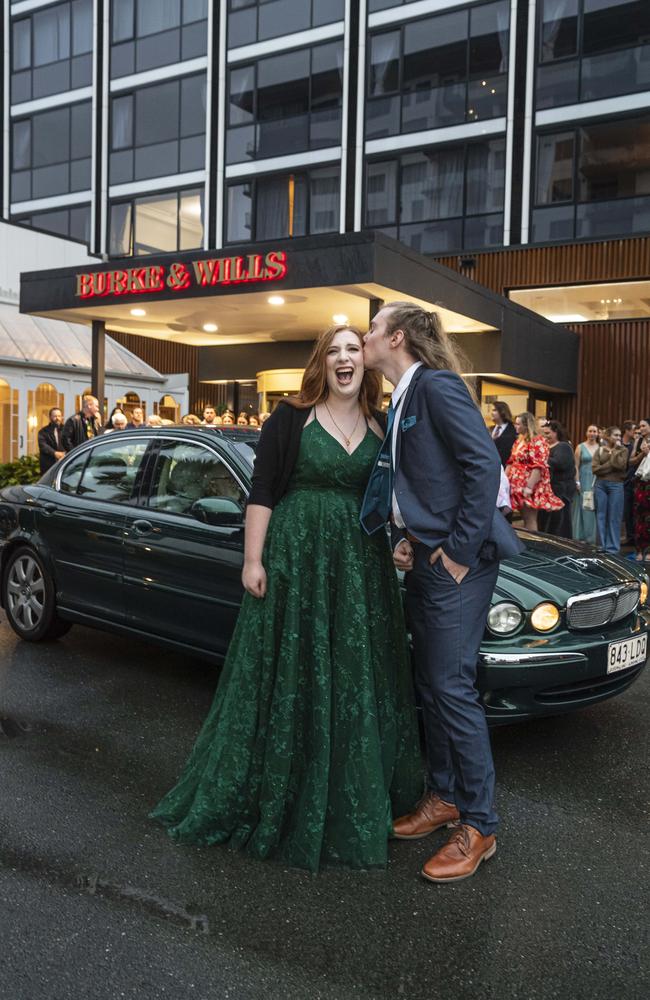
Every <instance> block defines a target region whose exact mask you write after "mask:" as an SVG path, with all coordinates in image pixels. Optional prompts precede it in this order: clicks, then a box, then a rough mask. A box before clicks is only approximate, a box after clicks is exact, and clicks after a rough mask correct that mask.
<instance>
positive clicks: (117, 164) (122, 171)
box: [109, 149, 134, 184]
mask: <svg viewBox="0 0 650 1000" xmlns="http://www.w3.org/2000/svg"><path fill="white" fill-rule="evenodd" d="M133 159H134V156H133V150H132V149H125V150H123V151H122V152H120V153H111V155H110V157H109V165H110V178H111V184H126V183H127V182H128V181H132V180H133Z"/></svg>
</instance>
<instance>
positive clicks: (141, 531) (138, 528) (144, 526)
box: [133, 519, 160, 535]
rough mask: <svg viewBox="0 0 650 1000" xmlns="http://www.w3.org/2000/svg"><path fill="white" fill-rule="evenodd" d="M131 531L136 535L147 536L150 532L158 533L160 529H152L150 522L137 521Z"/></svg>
mask: <svg viewBox="0 0 650 1000" xmlns="http://www.w3.org/2000/svg"><path fill="white" fill-rule="evenodd" d="M133 530H134V531H135V533H136V535H148V534H149V532H150V531H160V528H154V526H153V524H152V523H151V521H143V520H141V519H138V520H137V521H134V522H133Z"/></svg>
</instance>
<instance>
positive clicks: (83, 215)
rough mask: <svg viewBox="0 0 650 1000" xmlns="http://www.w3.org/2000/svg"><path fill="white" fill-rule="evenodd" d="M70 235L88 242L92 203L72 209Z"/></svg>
mask: <svg viewBox="0 0 650 1000" xmlns="http://www.w3.org/2000/svg"><path fill="white" fill-rule="evenodd" d="M70 236H71V237H72V239H74V240H82V242H84V243H88V242H89V240H90V205H84V206H82V207H81V208H71V209H70Z"/></svg>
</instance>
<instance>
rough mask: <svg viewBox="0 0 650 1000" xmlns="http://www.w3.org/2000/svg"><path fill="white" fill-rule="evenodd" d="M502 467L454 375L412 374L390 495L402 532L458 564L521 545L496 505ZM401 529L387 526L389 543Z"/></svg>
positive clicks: (498, 555)
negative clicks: (392, 494)
mask: <svg viewBox="0 0 650 1000" xmlns="http://www.w3.org/2000/svg"><path fill="white" fill-rule="evenodd" d="M500 469H501V462H500V460H499V455H498V453H497V451H496V449H495V447H494V442H493V441H492V439H491V437H490V434H489V433H488V430H487V427H486V426H485V423H484V421H483V418H482V416H481V414H480V412H479V410H478V408H477V407H476V405H475V403H474V401H473V400H472V398H471V396H470V394H469V392H468V390H467V386H466V385H465V383H464V382H463V380H462V378H460V376H459V375H456V374H455V372H450V371H444V370H443V371H434V370H433V369H431V368H425V367H424V366H422V367H420V368H418V369H417V370H416V372H415V374H414V375H413V378H412V380H411V383H410V385H409V388H408V389H407V392H406V396H405V399H404V405H403V407H402V411H401V414H400V423H399V427H398V428H397V438H396V450H395V478H394V490H395V495H396V497H397V503H398V505H399V509H400V513H401V514H402V517H403V519H404V521H405V522H406V526H407V529H408V531H409V532H410V533H411V534H412V535H414V536H415V537H416V538H417V539H419V541H421V542H423V543H424V544H425V545H428V546H430V547H431V548H435V547H437V546H439V545H442V549H443V551H444V552H445V553H446V554H447V555H448V556H449V557H450V558H451V559H453V560H454V562H457V563H460V564H461V565H463V566H473V565H475V564H476V562H477V561H478V560H479V558H482V559H490V560H491V559H504V558H507V557H508V556H513V555H516V554H517V553H518V552H521V551H522V549H523V548H524V546H523V545H522V544H521V542H520V541H519V539H518V538H517V535H516V534H515V532H514V531H513V530H512V528H511V526H510V525H509V524H508V522H507V521H506V519H505V518H504V516H503V514H501V513H500V512H499V511H498V510H497V507H496V500H497V493H498V490H499V480H500ZM404 535H405V531H404V530H401V531H400V529H399V528H394V531H393V544H394V545H395V544H397V541H398V540H399V538H400V537H404Z"/></svg>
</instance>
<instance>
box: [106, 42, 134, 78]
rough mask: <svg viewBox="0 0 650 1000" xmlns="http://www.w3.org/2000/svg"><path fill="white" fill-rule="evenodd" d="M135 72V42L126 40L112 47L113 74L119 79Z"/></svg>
mask: <svg viewBox="0 0 650 1000" xmlns="http://www.w3.org/2000/svg"><path fill="white" fill-rule="evenodd" d="M133 72H135V43H134V42H125V43H124V45H114V46H113V47H112V49H111V76H112V77H113V79H117V78H118V77H120V76H128V75H129V73H133Z"/></svg>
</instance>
